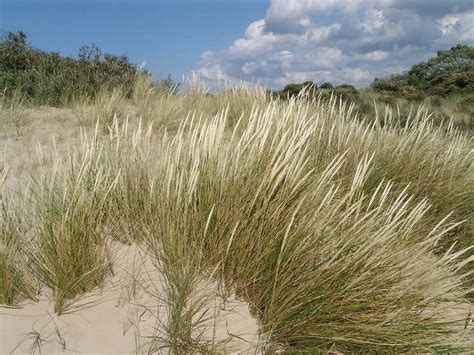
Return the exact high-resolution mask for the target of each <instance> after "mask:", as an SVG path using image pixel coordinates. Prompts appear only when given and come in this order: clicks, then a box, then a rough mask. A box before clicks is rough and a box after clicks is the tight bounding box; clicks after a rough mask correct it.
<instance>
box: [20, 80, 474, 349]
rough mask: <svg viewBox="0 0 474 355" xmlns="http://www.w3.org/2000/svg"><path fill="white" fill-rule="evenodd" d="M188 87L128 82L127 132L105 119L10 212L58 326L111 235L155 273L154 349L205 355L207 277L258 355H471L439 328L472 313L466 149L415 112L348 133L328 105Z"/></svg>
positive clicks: (460, 338) (340, 110)
mask: <svg viewBox="0 0 474 355" xmlns="http://www.w3.org/2000/svg"><path fill="white" fill-rule="evenodd" d="M191 84H192V83H191ZM192 87H193V86H192V85H191V88H192ZM200 90H201V89H199V88H198V89H196V88H194V90H191V91H190V92H189V93H187V94H169V93H165V94H163V93H162V92H155V90H153V89H152V88H151V87H150V86H147V85H146V83H142V84H141V86H140V87H137V89H136V91H135V93H134V100H135V104H136V108H137V110H138V113H139V116H141V117H142V120H140V121H139V122H137V121H136V122H131V121H132V119H133V118H130V121H129V120H127V119H124V118H123V117H122V118H121V119H120V118H119V117H118V116H117V115H116V113H117V112H116V109H113V110H112V109H111V110H108V109H107V110H108V111H107V112H108V113H110V114H111V115H112V116H111V117H112V118H110V117H109V118H108V119H110V121H107V122H106V124H105V126H101V125H102V122H100V121H99V124H98V126H97V127H96V131H95V132H96V134H95V135H94V136H92V137H89V138H87V137H85V139H84V141H83V146H82V148H81V149H72V150H71V152H70V154H69V156H68V157H67V158H63V159H60V160H59V161H58V162H57V163H56V164H55V165H54V168H53V169H52V171H51V174H50V175H51V177H50V178H49V179H36V180H35V182H36V183H35V184H34V185H33V186H32V195H33V197H34V199H33V200H32V202H31V206H29V211H28V214H21V212H22V211H19V212H18V213H20V214H21V216H22V218H30V219H31V221H29V225H31V231H30V233H32V241H33V243H32V244H31V248H27V251H28V260H30V261H33V265H32V267H31V271H34V273H35V275H36V277H37V278H38V279H39V280H40V281H41V282H42V283H43V284H44V285H46V286H48V287H49V288H51V289H52V290H53V295H54V297H55V306H56V311H57V312H62V311H64V310H65V309H67V305H68V301H69V300H71V299H73V298H74V297H76V296H78V295H80V294H81V293H84V292H87V291H90V290H91V289H93V288H94V287H98V286H100V285H101V284H102V283H103V282H104V280H105V279H106V277H107V272H108V271H109V257H108V248H107V243H108V241H109V240H110V238H113V239H118V240H120V241H122V242H125V243H138V244H140V245H142V246H143V247H144V250H146V251H147V252H148V253H149V254H150V255H151V256H153V257H154V258H155V264H156V267H157V268H159V269H160V271H161V272H162V274H163V277H164V286H165V294H164V295H163V297H164V299H163V300H164V301H165V304H166V307H167V316H166V320H165V322H164V323H163V324H161V327H162V331H161V332H160V333H159V335H157V336H156V338H155V339H154V341H152V342H151V347H152V348H151V350H152V351H158V350H160V349H166V350H169V351H171V352H174V353H180V352H181V353H182V352H192V351H207V350H209V349H214V348H213V346H214V344H212V343H211V344H210V343H209V342H208V341H207V340H206V339H204V338H201V337H200V334H202V333H200V332H199V328H200V327H202V326H204V323H205V322H204V320H205V319H206V313H205V309H204V308H205V304H206V300H205V299H204V298H202V297H196V289H197V288H198V284H199V282H200V281H201V280H203V279H206V278H207V279H209V280H212V281H216V282H217V284H219V285H220V287H221V288H222V290H221V291H222V293H227V294H229V293H232V292H235V293H236V294H237V295H238V296H239V297H241V298H242V299H245V300H246V301H247V302H248V304H249V307H250V309H251V310H252V313H253V314H254V316H255V317H257V319H258V321H259V324H260V333H261V334H260V335H261V339H262V343H263V347H264V350H266V351H268V352H273V351H277V350H282V351H296V352H298V351H303V352H306V351H309V352H311V351H313V352H314V351H316V352H318V351H319V352H351V351H355V352H372V351H375V352H378V351H383V352H385V351H388V352H401V351H403V352H410V351H420V352H432V351H433V352H435V351H460V350H466V351H468V350H472V349H473V346H474V344H472V338H471V339H469V338H468V337H469V334H468V333H469V332H470V331H471V329H470V328H466V329H464V325H465V320H466V316H467V314H462V315H458V316H457V317H456V318H455V319H453V318H447V313H449V312H448V311H449V309H448V308H453V307H455V306H459V307H461V308H462V307H463V305H466V304H469V302H470V301H468V300H467V299H466V298H465V296H466V294H467V292H468V291H469V290H468V289H467V287H466V283H467V277H468V275H467V273H468V272H469V271H470V270H472V265H471V262H472V261H473V257H472V256H469V255H471V253H472V252H471V251H470V250H469V249H468V248H470V247H472V245H473V243H472V238H473V230H472V219H473V211H474V200H473V199H474V191H473V190H472V189H473V188H474V181H473V176H474V174H473V169H474V163H473V159H472V155H473V142H472V140H471V139H470V138H467V137H466V136H464V135H462V134H460V133H458V132H457V131H456V130H454V129H453V128H452V127H440V126H438V125H434V124H433V123H431V121H430V117H429V116H428V115H426V113H425V112H424V111H423V110H420V111H416V112H413V113H412V115H411V116H410V117H408V119H407V120H404V121H403V122H402V121H401V120H399V119H398V118H397V117H396V115H395V117H394V114H392V113H390V112H388V111H387V112H384V113H379V114H378V116H377V117H376V119H374V120H364V119H362V118H360V117H357V116H356V114H355V112H354V108H353V106H349V105H348V104H346V103H344V102H342V101H339V100H338V99H336V98H332V99H330V100H323V99H321V98H319V99H318V98H316V99H313V100H310V99H308V98H305V97H304V94H303V95H302V96H300V97H298V98H295V99H290V100H287V101H286V100H285V101H280V100H275V101H270V102H268V101H267V99H266V97H265V93H264V92H263V90H259V89H256V88H251V87H241V88H235V89H232V90H227V91H224V92H222V93H220V94H218V95H212V96H211V95H205V94H204V95H203V93H202V92H201V91H200ZM109 99H110V100H111V101H114V100H113V98H109ZM118 102H122V104H123V103H124V101H123V100H122V99H118ZM120 105H121V104H118V106H114V105H112V106H114V107H119V106H120ZM104 107H105V106H104ZM94 110H95V109H94ZM189 111H191V113H189ZM160 115H164V116H163V117H162V116H160ZM94 116H96V115H95V114H94ZM107 117H108V116H107ZM185 117H187V118H185ZM183 120H184V121H183ZM119 121H121V122H122V123H119ZM99 128H106V131H107V132H108V136H107V135H105V136H104V135H102V134H100V133H99V132H101V131H100V129H99ZM162 131H164V133H162ZM24 210H25V211H26V210H28V209H27V208H24ZM463 220H464V221H466V222H465V223H461V222H462V221H463ZM460 223H461V224H460ZM453 245H454V246H453ZM20 251H21V252H24V250H23V249H20ZM22 263H23V265H27V263H25V262H22Z"/></svg>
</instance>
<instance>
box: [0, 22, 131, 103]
mask: <svg viewBox="0 0 474 355" xmlns="http://www.w3.org/2000/svg"><path fill="white" fill-rule="evenodd" d="M138 73H139V68H138V67H137V66H136V65H135V64H133V63H131V62H130V60H129V58H128V57H127V56H125V55H122V56H116V55H113V54H109V53H102V52H101V51H100V49H99V48H97V46H96V45H94V44H92V45H89V46H84V47H82V48H80V49H79V51H78V56H77V58H72V57H64V56H61V55H59V53H55V52H52V53H50V52H45V51H42V50H39V49H36V48H34V47H33V46H32V45H31V44H29V43H28V41H27V35H26V33H24V32H22V31H18V32H9V33H7V34H6V35H5V36H4V37H2V38H1V41H0V90H1V92H2V93H3V95H5V96H7V97H8V96H11V95H13V93H14V92H15V91H18V90H19V91H20V92H21V93H22V94H23V95H24V96H25V98H26V100H28V101H30V102H31V103H34V104H42V105H61V104H63V103H65V102H66V101H68V100H70V99H72V98H74V97H75V96H78V95H81V96H82V95H85V96H88V97H91V98H92V97H94V96H95V95H96V94H97V93H98V92H99V91H100V90H101V89H111V88H114V87H122V88H123V90H124V92H125V94H126V95H130V94H131V91H132V89H133V83H134V81H135V78H136V75H137V74H138Z"/></svg>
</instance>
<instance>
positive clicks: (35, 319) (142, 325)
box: [0, 244, 258, 354]
mask: <svg viewBox="0 0 474 355" xmlns="http://www.w3.org/2000/svg"><path fill="white" fill-rule="evenodd" d="M114 250H115V251H116V252H115V256H116V258H115V259H116V261H117V262H116V264H115V270H116V273H115V275H114V276H113V277H112V278H111V280H110V281H109V282H108V283H107V285H106V286H105V287H104V288H103V289H102V290H98V291H96V292H92V293H90V294H87V295H84V296H82V297H81V298H80V299H78V300H75V302H73V303H72V304H71V306H70V307H69V308H68V310H67V311H66V312H65V313H63V314H62V315H60V316H57V315H56V314H54V311H53V305H52V303H51V298H50V297H49V296H48V294H47V292H43V294H42V296H41V299H40V301H39V302H38V303H33V302H27V303H25V304H23V305H22V307H21V308H19V309H12V308H0V353H1V354H8V353H14V354H20V353H33V352H36V353H39V352H40V351H41V353H42V354H56V353H62V352H65V351H66V352H74V353H83V354H84V353H87V354H130V353H142V352H146V351H147V349H148V346H147V345H149V340H148V339H147V338H146V336H147V335H152V334H154V332H155V329H156V327H158V326H159V325H158V323H157V319H158V318H159V319H161V320H162V321H164V322H166V309H165V307H163V306H160V305H158V304H157V302H158V301H157V297H152V296H151V295H155V294H158V293H161V292H162V291H163V289H162V285H161V278H162V275H160V273H159V272H158V271H157V269H156V268H155V267H154V266H153V265H152V263H151V262H150V260H149V259H148V258H146V257H144V256H143V255H142V254H141V253H140V252H139V250H138V248H137V247H135V246H123V245H118V244H117V245H115V246H114ZM138 275H140V281H139V286H138V287H137V288H136V292H133V288H132V286H131V285H132V284H131V279H132V276H133V277H137V276H138ZM142 287H146V290H147V291H146V292H144V290H142ZM199 288H200V289H201V288H202V290H206V292H213V291H214V290H215V287H213V286H212V285H210V284H206V285H205V287H199ZM202 290H201V291H202ZM201 291H199V292H201ZM147 293H150V295H148V294H147ZM209 315H212V316H213V317H212V319H211V320H210V321H209V322H207V323H206V328H205V330H204V332H203V336H202V339H203V340H208V341H211V340H212V339H213V340H214V341H215V342H216V343H219V344H220V348H219V349H222V351H223V352H226V353H235V352H239V353H248V352H256V351H257V348H258V324H257V322H256V320H255V319H253V318H252V316H251V315H250V313H249V310H248V306H247V304H246V303H245V302H242V301H239V300H236V299H235V298H233V297H230V298H229V299H228V300H226V302H225V309H224V307H223V300H222V299H221V298H220V297H218V296H214V297H213V298H212V299H211V301H210V302H209V305H207V312H206V316H209ZM164 352H165V351H164Z"/></svg>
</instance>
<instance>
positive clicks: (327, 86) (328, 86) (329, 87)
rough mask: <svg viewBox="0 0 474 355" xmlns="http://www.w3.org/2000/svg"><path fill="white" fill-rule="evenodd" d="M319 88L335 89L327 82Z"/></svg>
mask: <svg viewBox="0 0 474 355" xmlns="http://www.w3.org/2000/svg"><path fill="white" fill-rule="evenodd" d="M319 88H320V89H327V90H332V89H334V86H332V84H331V83H328V82H325V83H322V84H321V85H320V86H319Z"/></svg>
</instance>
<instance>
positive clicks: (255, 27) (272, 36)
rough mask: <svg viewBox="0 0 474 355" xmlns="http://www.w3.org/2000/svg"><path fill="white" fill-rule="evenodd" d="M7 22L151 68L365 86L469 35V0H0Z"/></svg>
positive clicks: (44, 44)
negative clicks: (116, 55)
mask: <svg viewBox="0 0 474 355" xmlns="http://www.w3.org/2000/svg"><path fill="white" fill-rule="evenodd" d="M0 25H1V29H2V30H4V31H9V30H17V29H22V30H24V31H26V32H27V33H28V35H29V38H30V40H31V42H32V43H33V45H35V46H37V47H39V48H42V49H45V50H54V51H59V52H60V53H62V54H66V55H73V54H75V53H77V49H78V48H79V47H80V46H82V45H84V44H88V43H91V42H94V43H96V44H97V45H98V46H99V48H101V49H102V50H103V51H107V52H111V53H114V54H124V53H125V54H127V55H129V57H130V58H131V59H132V60H133V61H134V62H136V63H142V62H146V65H147V67H148V68H149V69H151V70H152V71H153V72H154V74H155V77H157V78H164V77H166V76H167V74H171V75H172V76H173V77H174V78H175V79H176V80H178V81H181V79H182V76H183V75H189V74H191V73H192V72H194V73H196V74H197V75H199V76H200V77H201V78H202V79H203V80H205V81H207V82H208V83H209V85H219V84H220V83H222V82H229V81H234V80H246V81H258V82H260V83H262V84H263V85H265V86H267V87H273V88H281V87H282V86H284V85H285V84H287V83H290V82H302V81H305V80H313V81H316V82H317V83H321V82H324V81H330V82H332V83H334V84H340V83H350V84H353V85H356V86H358V87H364V86H367V85H369V84H370V83H371V82H372V80H373V79H374V78H375V77H384V76H387V75H390V74H392V73H397V72H400V71H402V70H406V69H407V68H409V67H410V66H411V65H412V64H414V63H417V62H419V61H421V60H425V59H427V58H429V57H430V56H433V55H435V53H436V51H437V50H439V49H446V48H449V47H451V46H453V45H455V44H458V43H463V44H470V45H473V44H474V0H155V1H152V0H135V1H132V0H94V1H92V0H62V1H59V0H56V1H52V0H0Z"/></svg>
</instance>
